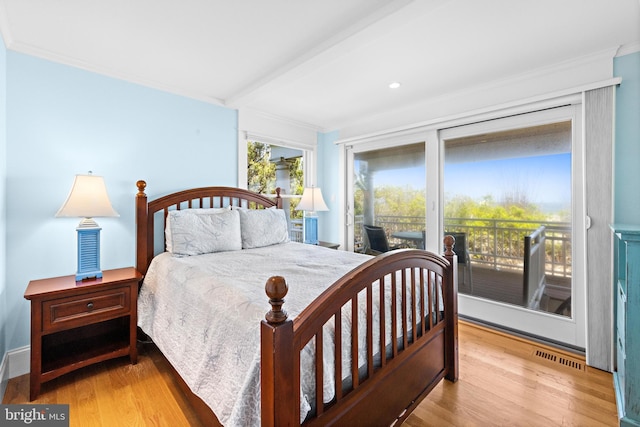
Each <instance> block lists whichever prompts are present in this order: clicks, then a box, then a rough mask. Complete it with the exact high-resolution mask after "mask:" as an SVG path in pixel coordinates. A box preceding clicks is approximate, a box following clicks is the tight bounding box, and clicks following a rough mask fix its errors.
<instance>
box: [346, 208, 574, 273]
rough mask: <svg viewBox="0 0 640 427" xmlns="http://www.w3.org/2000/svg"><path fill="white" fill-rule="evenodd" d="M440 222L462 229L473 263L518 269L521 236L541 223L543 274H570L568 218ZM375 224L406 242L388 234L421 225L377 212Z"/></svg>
mask: <svg viewBox="0 0 640 427" xmlns="http://www.w3.org/2000/svg"><path fill="white" fill-rule="evenodd" d="M362 221H363V219H362V217H356V221H355V222H356V227H355V242H356V250H358V249H359V248H362ZM444 223H445V230H446V232H449V233H453V232H462V233H466V235H467V242H468V246H469V254H470V256H471V261H472V263H473V264H474V265H476V266H485V267H487V268H491V269H494V270H522V268H523V265H524V237H525V236H527V235H528V234H531V233H532V232H533V231H535V230H536V229H537V228H538V227H540V226H545V227H546V247H545V252H546V263H545V271H546V274H547V275H550V276H556V277H571V224H570V223H568V222H559V221H521V220H505V219H478V218H445V219H444ZM375 225H378V226H381V227H383V228H384V229H385V230H386V231H387V236H388V237H389V242H390V243H392V244H397V243H406V242H402V241H400V240H397V239H394V238H393V237H391V235H392V234H393V233H395V232H397V231H417V230H424V229H425V223H424V218H422V217H407V216H378V217H376V224H375Z"/></svg>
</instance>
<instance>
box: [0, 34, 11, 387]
mask: <svg viewBox="0 0 640 427" xmlns="http://www.w3.org/2000/svg"><path fill="white" fill-rule="evenodd" d="M6 71H7V49H6V48H5V46H4V41H3V40H2V37H0V363H1V362H2V357H3V356H4V354H5V353H6V351H7V350H8V349H9V348H8V347H7V340H6V321H7V320H6V319H7V308H6V304H7V290H6V287H7V282H6V278H7V276H6V274H5V266H6V259H7V258H6V249H5V230H6V213H5V212H6V211H5V199H6V197H5V194H6V190H5V182H6V175H7V162H6V159H7V156H6V152H7V131H6V130H7V122H6V118H7V108H6V107H7V105H6V99H7V85H6V81H7V79H6ZM1 380H2V378H0V381H1ZM3 387H4V384H2V386H0V396H2V395H4V388H3Z"/></svg>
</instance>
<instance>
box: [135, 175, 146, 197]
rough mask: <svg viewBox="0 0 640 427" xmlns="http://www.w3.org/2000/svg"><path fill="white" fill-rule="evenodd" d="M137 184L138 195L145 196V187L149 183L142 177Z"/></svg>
mask: <svg viewBox="0 0 640 427" xmlns="http://www.w3.org/2000/svg"><path fill="white" fill-rule="evenodd" d="M136 186H137V187H138V196H144V189H145V188H147V183H146V182H145V181H144V180H142V179H141V180H140V181H138V182H136Z"/></svg>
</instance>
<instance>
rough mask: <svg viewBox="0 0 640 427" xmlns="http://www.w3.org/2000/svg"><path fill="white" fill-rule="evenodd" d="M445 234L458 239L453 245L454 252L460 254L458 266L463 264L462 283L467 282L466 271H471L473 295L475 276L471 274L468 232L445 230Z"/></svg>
mask: <svg viewBox="0 0 640 427" xmlns="http://www.w3.org/2000/svg"><path fill="white" fill-rule="evenodd" d="M444 235H445V236H446V235H450V236H453V238H454V239H456V241H455V244H454V246H453V252H455V254H456V255H458V266H462V267H463V268H462V281H461V282H460V283H467V282H466V273H467V272H468V273H469V288H470V294H471V295H473V277H472V275H471V256H470V255H469V242H467V233H460V232H454V233H449V232H448V231H445V232H444Z"/></svg>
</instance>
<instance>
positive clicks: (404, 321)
mask: <svg viewBox="0 0 640 427" xmlns="http://www.w3.org/2000/svg"><path fill="white" fill-rule="evenodd" d="M401 277H402V283H400V286H401V289H402V302H401V306H400V308H401V309H402V349H403V350H404V349H405V348H407V346H408V345H409V338H408V337H407V335H408V332H409V328H408V326H407V323H408V319H407V270H406V269H404V268H403V269H402V276H401Z"/></svg>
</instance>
